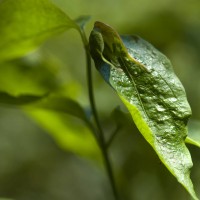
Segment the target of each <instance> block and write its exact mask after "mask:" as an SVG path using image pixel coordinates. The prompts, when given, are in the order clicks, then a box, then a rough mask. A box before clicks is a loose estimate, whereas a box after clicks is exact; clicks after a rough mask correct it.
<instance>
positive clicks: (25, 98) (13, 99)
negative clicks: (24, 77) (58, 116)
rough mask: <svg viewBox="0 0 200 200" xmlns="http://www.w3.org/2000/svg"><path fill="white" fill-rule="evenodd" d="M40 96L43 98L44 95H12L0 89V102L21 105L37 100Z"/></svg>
mask: <svg viewBox="0 0 200 200" xmlns="http://www.w3.org/2000/svg"><path fill="white" fill-rule="evenodd" d="M42 98H44V96H35V95H19V96H12V95H10V94H8V93H6V92H2V91H0V104H6V105H15V106H21V105H26V104H29V103H33V102H36V101H39V100H40V99H42Z"/></svg>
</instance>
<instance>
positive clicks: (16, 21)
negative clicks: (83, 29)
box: [0, 0, 77, 60]
mask: <svg viewBox="0 0 200 200" xmlns="http://www.w3.org/2000/svg"><path fill="white" fill-rule="evenodd" d="M0 27H1V28H0V38H1V40H0V60H5V59H12V58H16V57H19V56H22V55H24V54H25V53H27V52H29V51H30V50H32V49H33V48H35V47H37V46H38V45H39V44H40V43H42V42H43V41H45V40H47V39H48V38H50V37H52V36H53V35H56V34H58V33H60V32H62V31H65V30H67V29H69V28H77V25H76V24H75V23H74V22H73V21H72V20H71V19H70V18H69V17H68V16H67V15H66V14H65V13H64V12H62V11H61V10H60V9H59V8H57V7H56V6H54V5H53V4H52V3H51V2H50V0H2V1H0Z"/></svg>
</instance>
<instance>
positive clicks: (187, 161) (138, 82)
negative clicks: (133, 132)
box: [90, 22, 198, 200]
mask: <svg viewBox="0 0 200 200" xmlns="http://www.w3.org/2000/svg"><path fill="white" fill-rule="evenodd" d="M90 49H91V54H92V57H93V59H94V62H95V65H96V67H97V69H98V70H99V72H100V73H101V75H102V76H103V78H104V79H105V80H106V81H107V82H108V83H109V84H110V85H111V86H112V88H113V89H114V90H115V91H116V92H117V94H118V95H119V97H120V98H121V100H122V101H123V103H124V104H125V105H126V107H127V108H128V110H129V112H130V113H131V115H132V117H133V120H134V122H135V124H136V126H137V127H138V129H139V130H140V132H141V133H142V135H143V136H144V138H145V139H146V140H147V141H148V142H149V144H150V145H151V146H152V147H153V149H154V150H155V151H156V153H157V155H158V156H159V158H160V160H161V161H162V162H163V163H164V164H165V166H166V167H167V168H168V169H169V171H170V172H171V173H172V174H173V175H174V176H175V177H176V178H177V180H178V181H179V182H180V183H181V184H182V185H183V186H184V187H185V188H186V190H187V191H188V192H189V193H190V194H191V196H192V197H193V199H195V200H197V199H198V198H197V197H196V194H195V192H194V189H193V184H192V182H191V180H190V168H191V167H192V160H191V156H190V153H189V151H188V149H187V147H186V145H185V138H186V136H187V127H186V126H187V122H188V118H189V117H190V116H191V109H190V106H189V104H188V102H187V99H186V95H185V90H184V88H183V86H182V84H181V83H180V81H179V79H178V78H177V77H176V75H175V74H174V72H173V69H172V66H171V63H170V61H169V60H168V59H167V58H166V57H165V56H164V55H163V54H161V53H160V52H159V51H158V50H156V49H155V48H154V47H153V46H152V45H151V44H149V43H148V42H146V41H144V40H143V39H141V38H139V37H137V36H129V35H126V36H119V35H118V33H117V32H116V31H115V30H113V29H112V28H111V27H110V26H108V25H105V24H103V23H101V22H96V23H95V26H94V29H93V31H92V33H91V35H90Z"/></svg>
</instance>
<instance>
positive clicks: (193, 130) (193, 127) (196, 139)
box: [185, 120, 200, 147]
mask: <svg viewBox="0 0 200 200" xmlns="http://www.w3.org/2000/svg"><path fill="white" fill-rule="evenodd" d="M185 141H186V143H189V144H193V145H195V146H197V147H200V121H197V120H190V121H189V123H188V136H187V138H186V139H185Z"/></svg>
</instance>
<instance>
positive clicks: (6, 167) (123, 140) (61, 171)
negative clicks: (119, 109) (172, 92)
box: [0, 0, 200, 200]
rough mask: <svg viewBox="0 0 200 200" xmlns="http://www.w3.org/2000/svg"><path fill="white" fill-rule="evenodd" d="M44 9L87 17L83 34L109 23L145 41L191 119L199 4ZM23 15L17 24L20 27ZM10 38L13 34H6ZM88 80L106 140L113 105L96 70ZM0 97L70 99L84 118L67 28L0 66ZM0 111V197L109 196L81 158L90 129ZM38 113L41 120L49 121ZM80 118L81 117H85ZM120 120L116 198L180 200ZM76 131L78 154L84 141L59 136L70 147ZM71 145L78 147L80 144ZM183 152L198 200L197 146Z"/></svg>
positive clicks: (81, 66) (58, 0) (198, 68)
mask: <svg viewBox="0 0 200 200" xmlns="http://www.w3.org/2000/svg"><path fill="white" fill-rule="evenodd" d="M1 2H4V0H3V1H0V3H1ZM13 2H15V1H14V0H13ZM27 2H29V1H28V0H27ZM53 2H54V3H55V4H57V5H58V6H59V7H60V8H62V10H64V11H65V12H66V13H67V14H68V16H70V17H71V18H73V19H75V18H77V17H78V16H80V15H85V14H86V15H91V16H92V21H91V22H90V23H89V24H88V25H87V29H86V30H87V33H89V32H90V31H91V29H92V27H93V21H96V20H100V21H103V22H105V23H108V24H111V25H112V26H113V27H115V28H116V29H117V30H118V32H119V33H120V34H137V35H140V36H141V37H143V38H145V39H146V40H148V41H150V42H151V43H152V44H153V45H154V46H156V47H157V48H158V49H159V50H160V51H162V52H163V53H164V54H166V55H167V57H169V58H170V60H171V61H172V64H173V66H174V69H175V72H176V74H177V75H178V77H179V78H180V79H181V81H182V83H183V85H184V87H185V88H186V92H187V96H188V99H189V102H190V105H191V107H192V112H193V119H196V120H200V107H199V105H198V104H199V102H200V90H199V85H200V79H199V75H200V57H199V51H200V39H199V35H200V21H199V19H200V2H199V0H192V1H190V0H185V1H179V0H176V1H172V0H164V1H160V0H155V1H148V0H136V1H129V0H117V1H116V0H109V1H107V0H102V1H93V0H85V1H81V2H80V1H79V0H73V1H71V0H53ZM27 12H28V11H27ZM29 17H31V16H28V17H26V21H28V18H29ZM1 20H3V21H4V20H6V19H1ZM12 31H13V34H14V32H15V30H12ZM0 32H1V31H0ZM2 40H3V38H1V41H2ZM2 42H3V41H2ZM20 54H21V53H20ZM94 81H95V85H94V86H95V95H96V101H97V105H98V110H99V112H100V115H101V122H102V124H103V127H104V130H105V132H106V137H107V138H109V134H110V133H111V132H112V131H114V130H115V128H116V126H117V125H116V123H115V122H114V121H113V120H114V119H111V118H110V113H111V112H112V110H113V109H114V108H115V107H116V106H117V105H119V104H121V103H120V101H119V100H118V98H117V97H116V96H115V94H114V92H112V90H111V89H110V88H109V87H108V86H107V85H106V84H105V83H104V82H103V81H102V80H101V78H100V76H99V75H98V73H96V72H94ZM0 91H3V92H6V93H9V94H12V95H15V96H18V95H20V94H23V95H25V94H26V95H28V94H29V95H31V94H35V95H38V96H40V95H46V94H48V93H49V92H51V93H54V94H56V95H57V94H59V95H62V96H64V97H66V98H70V99H73V100H76V101H78V102H79V104H80V105H82V106H84V107H85V108H86V111H87V107H88V97H87V84H86V79H85V58H84V51H83V47H82V44H81V39H80V36H79V35H78V34H77V32H76V31H75V30H73V29H72V30H70V31H69V32H67V33H65V34H62V35H61V36H58V37H56V38H53V39H51V40H49V41H48V42H46V43H45V44H44V45H42V47H41V48H40V50H39V51H37V52H36V53H34V54H29V55H28V56H26V57H24V58H20V59H17V60H12V61H9V62H4V63H0ZM1 107H2V108H1V111H0V158H1V162H0V196H2V197H8V198H11V199H12V198H13V199H22V200H23V199H24V200H26V199H30V200H31V199H34V200H35V199H38V200H40V199H41V200H46V199H59V200H65V199H70V200H80V199H87V200H94V199H98V200H105V199H109V200H111V199H112V195H111V191H110V186H109V184H108V180H107V178H106V177H105V175H104V173H103V172H102V168H101V167H99V166H97V165H96V164H94V163H95V162H93V158H94V156H95V159H96V158H97V157H98V156H96V155H98V153H97V154H93V155H91V154H90V155H88V154H87V153H90V152H89V151H90V150H91V151H94V152H95V149H96V144H95V143H94V141H92V136H91V137H90V136H88V135H87V134H90V133H89V131H90V130H89V129H88V128H86V126H85V124H84V123H83V122H82V121H80V120H78V119H77V118H75V117H70V116H69V115H68V114H61V113H59V114H58V113H55V112H52V111H51V112H50V111H47V110H45V111H44V110H38V111H34V112H35V113H34V114H35V115H34V114H33V113H32V116H31V118H30V116H29V114H28V113H26V114H24V112H23V111H21V110H18V109H16V107H9V106H6V107H5V105H4V104H1ZM26 112H32V111H30V110H28V111H26ZM47 112H50V113H51V114H50V115H49V119H48V117H47ZM40 113H41V115H40ZM86 113H87V115H88V116H89V115H90V112H89V111H88V112H86ZM115 113H116V112H115ZM36 115H37V116H36ZM112 116H113V115H112ZM114 116H116V115H115V114H114ZM120 116H121V115H119V117H118V115H117V117H116V120H115V121H120V122H121V125H120V129H119V131H118V134H117V135H116V137H115V139H114V140H113V143H112V144H111V146H110V147H109V150H110V153H111V155H112V160H113V166H114V169H115V175H116V178H117V185H118V188H119V190H120V193H121V199H124V200H132V199H134V200H146V199H150V198H151V199H154V200H168V199H171V200H179V199H180V200H182V199H185V200H186V199H187V200H189V199H190V197H189V195H188V194H187V193H186V192H185V190H184V189H183V188H182V187H181V186H180V185H179V184H178V183H177V182H176V181H175V179H174V178H173V177H172V176H171V175H170V174H169V173H168V172H167V170H166V169H165V168H164V166H163V165H162V164H161V163H160V162H159V160H158V158H157V157H156V155H154V152H153V151H152V149H151V148H150V146H148V144H147V143H146V142H145V141H144V139H143V138H142V137H141V136H140V134H139V133H138V130H137V129H136V127H135V126H134V125H133V124H132V123H130V120H129V119H130V116H129V115H128V114H127V116H126V117H120ZM36 118H37V120H36V122H37V123H35V119H36ZM112 118H113V117H112ZM54 119H55V120H54ZM127 119H128V120H127ZM127 121H128V123H127ZM54 123H55V127H57V128H55V129H54ZM67 124H70V126H67ZM66 127H67V128H66ZM82 127H83V128H82ZM69 128H70V130H69ZM71 128H72V129H74V133H73V131H72V129H71ZM56 129H57V130H56ZM55 130H56V131H55ZM82 132H83V135H84V136H82V137H83V138H82V141H83V142H84V141H85V144H87V145H88V146H85V147H87V148H86V149H84V150H83V151H82V152H83V154H81V156H80V154H79V152H81V148H85V147H84V144H83V147H81V146H77V147H76V146H73V145H72V144H74V142H72V143H71V142H70V141H69V139H67V136H69V137H70V138H72V141H74V138H76V137H77V138H78V136H77V135H76V134H81V133H82ZM196 132H197V133H198V130H196ZM65 133H66V134H65ZM65 136H66V137H65ZM54 139H55V140H54ZM55 141H56V142H55ZM68 144H69V146H68V147H67V145H68ZM77 144H80V138H79V142H78V143H77ZM70 146H71V147H72V149H70V148H71V147H70ZM188 147H189V148H190V150H191V151H192V153H191V154H192V157H193V162H194V167H193V172H192V174H191V176H192V180H193V182H194V185H195V189H196V191H197V195H198V196H199V195H200V182H199V180H200V170H199V168H200V160H199V149H198V148H195V147H191V146H188ZM92 149H94V150H92ZM77 153H78V154H77ZM97 163H100V162H97ZM91 188H92V189H91Z"/></svg>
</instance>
